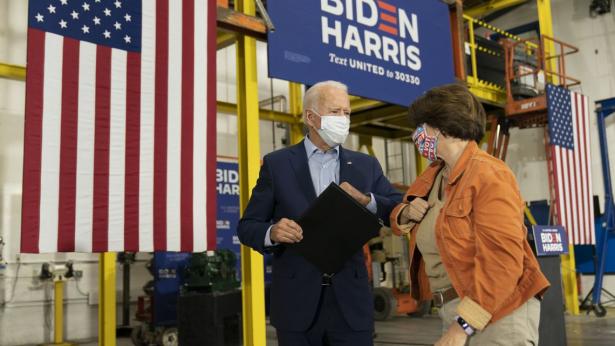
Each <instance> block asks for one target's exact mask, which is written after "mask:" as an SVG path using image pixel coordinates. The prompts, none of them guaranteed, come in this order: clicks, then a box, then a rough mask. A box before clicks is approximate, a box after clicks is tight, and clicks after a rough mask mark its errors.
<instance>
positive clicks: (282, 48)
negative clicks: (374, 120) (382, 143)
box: [268, 0, 454, 105]
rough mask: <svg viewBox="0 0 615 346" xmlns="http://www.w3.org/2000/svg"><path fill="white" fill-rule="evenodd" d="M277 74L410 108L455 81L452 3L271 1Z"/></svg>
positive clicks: (271, 44) (271, 42)
mask: <svg viewBox="0 0 615 346" xmlns="http://www.w3.org/2000/svg"><path fill="white" fill-rule="evenodd" d="M268 7H269V11H270V15H271V18H272V20H273V23H274V25H275V27H276V30H275V31H274V32H272V33H270V34H269V73H270V75H271V77H276V78H281V79H287V80H291V81H296V82H300V83H304V84H307V85H310V84H314V83H316V82H319V81H322V80H328V79H334V80H339V81H341V82H343V83H345V84H347V85H348V86H349V87H350V92H351V94H354V95H358V96H363V97H367V98H372V99H376V100H381V101H386V102H390V103H394V104H399V105H408V104H409V103H411V102H412V101H413V100H414V99H415V98H416V97H418V96H420V95H421V94H422V93H423V92H424V91H426V90H428V89H430V88H432V87H434V86H437V85H442V84H446V83H450V82H452V81H453V80H454V75H453V63H452V44H451V32H450V26H449V12H448V11H449V10H448V6H447V5H446V4H444V3H443V2H442V1H440V0H421V1H407V0H405V1H404V0H386V1H379V0H310V1H305V0H269V1H268Z"/></svg>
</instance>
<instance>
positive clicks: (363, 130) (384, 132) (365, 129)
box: [350, 125, 411, 139]
mask: <svg viewBox="0 0 615 346" xmlns="http://www.w3.org/2000/svg"><path fill="white" fill-rule="evenodd" d="M350 132H352V133H355V134H358V135H367V136H372V137H382V138H389V139H409V138H410V135H411V133H410V132H408V131H400V130H391V129H385V128H382V127H374V126H369V125H367V126H359V127H353V128H351V129H350Z"/></svg>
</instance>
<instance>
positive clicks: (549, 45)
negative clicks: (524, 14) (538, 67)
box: [536, 0, 558, 83]
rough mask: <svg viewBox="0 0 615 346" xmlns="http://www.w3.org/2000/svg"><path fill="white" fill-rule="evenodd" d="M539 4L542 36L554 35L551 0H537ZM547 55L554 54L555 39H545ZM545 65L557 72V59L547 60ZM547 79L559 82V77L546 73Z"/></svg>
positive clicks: (550, 81) (549, 69) (539, 21)
mask: <svg viewBox="0 0 615 346" xmlns="http://www.w3.org/2000/svg"><path fill="white" fill-rule="evenodd" d="M536 3H537V5H538V25H539V26H540V36H543V35H545V36H548V37H551V38H552V37H553V20H552V17H551V0H536ZM544 49H545V55H546V56H547V57H549V56H552V55H554V54H555V53H556V52H555V47H554V46H553V41H551V40H548V41H545V46H544ZM545 64H546V66H545V67H544V68H545V69H546V70H547V71H552V72H557V64H556V60H555V59H548V60H546V61H545ZM545 78H546V81H547V82H549V83H557V81H558V78H557V77H555V76H549V75H545Z"/></svg>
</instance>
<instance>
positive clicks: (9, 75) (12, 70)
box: [0, 62, 26, 81]
mask: <svg viewBox="0 0 615 346" xmlns="http://www.w3.org/2000/svg"><path fill="white" fill-rule="evenodd" d="M0 78H6V79H12V80H19V81H24V80H26V67H25V66H17V65H11V64H5V63H1V62H0Z"/></svg>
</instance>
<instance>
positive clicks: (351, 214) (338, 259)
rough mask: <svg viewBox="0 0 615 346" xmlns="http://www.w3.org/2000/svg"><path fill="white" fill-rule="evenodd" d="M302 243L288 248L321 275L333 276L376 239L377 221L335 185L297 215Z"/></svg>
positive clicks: (380, 224) (378, 224)
mask: <svg viewBox="0 0 615 346" xmlns="http://www.w3.org/2000/svg"><path fill="white" fill-rule="evenodd" d="M297 223H298V224H299V225H300V226H301V228H302V229H303V240H301V241H300V242H299V243H295V244H292V245H290V249H289V250H291V251H293V252H297V253H299V254H301V255H302V256H303V257H305V258H306V259H307V260H308V261H310V262H311V263H312V264H314V265H315V266H316V267H317V268H318V269H320V271H321V272H323V273H328V274H333V273H337V272H338V271H340V270H341V269H342V267H343V266H344V263H345V262H346V261H348V260H349V259H350V258H351V257H352V256H353V255H354V254H356V253H357V251H359V250H360V249H361V247H363V245H364V244H365V243H367V241H368V240H370V239H371V238H374V237H376V236H378V234H379V230H380V228H381V227H382V223H381V222H380V220H379V219H378V217H377V216H376V215H374V214H372V213H371V212H370V211H369V210H367V208H365V207H364V206H363V205H361V204H360V203H359V202H357V201H356V200H355V199H354V198H352V197H351V196H350V195H349V194H348V193H346V191H344V190H342V188H341V187H339V186H338V185H337V184H335V183H331V184H330V185H329V186H328V187H327V188H326V189H325V191H323V192H322V193H321V194H320V196H318V198H316V200H315V201H314V202H313V203H312V204H311V205H310V207H309V208H308V209H307V210H306V211H305V212H304V213H303V215H301V217H300V218H299V220H297Z"/></svg>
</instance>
